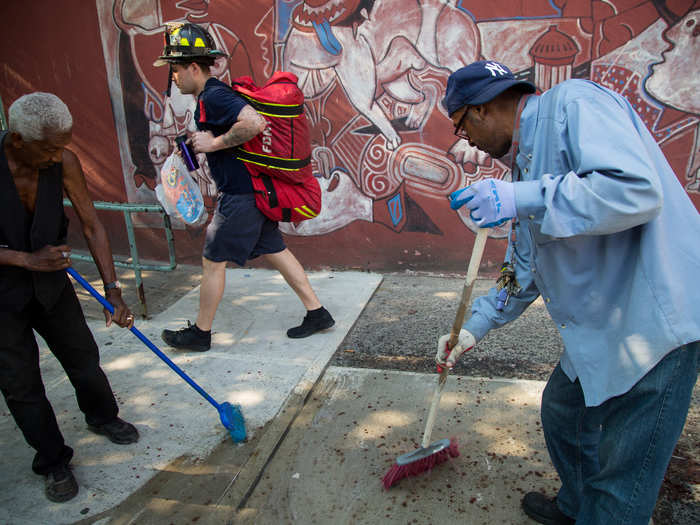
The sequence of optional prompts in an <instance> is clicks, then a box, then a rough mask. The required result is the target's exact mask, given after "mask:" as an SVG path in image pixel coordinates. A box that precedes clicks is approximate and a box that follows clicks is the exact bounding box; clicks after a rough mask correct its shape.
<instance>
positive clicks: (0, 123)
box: [0, 97, 7, 131]
mask: <svg viewBox="0 0 700 525" xmlns="http://www.w3.org/2000/svg"><path fill="white" fill-rule="evenodd" d="M6 129H7V120H6V119H5V106H3V105H2V97H0V130H1V131H5V130H6Z"/></svg>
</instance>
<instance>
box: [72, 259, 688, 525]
mask: <svg viewBox="0 0 700 525" xmlns="http://www.w3.org/2000/svg"><path fill="white" fill-rule="evenodd" d="M75 266H76V268H77V269H78V270H79V271H81V272H82V273H83V274H85V275H86V276H87V277H88V278H89V279H90V278H92V279H95V280H96V279H97V277H98V276H97V272H96V270H95V268H94V266H93V265H92V264H91V263H82V262H76V263H75ZM200 272H201V268H199V267H197V266H182V265H180V266H178V268H177V269H176V270H175V271H174V272H171V273H166V272H144V276H143V278H144V291H145V296H146V300H147V302H148V312H149V314H151V315H156V314H157V313H159V312H162V311H163V310H165V309H167V308H168V307H169V306H170V305H172V304H173V303H174V302H175V301H177V300H178V299H179V298H180V297H182V296H184V295H185V294H187V293H188V292H190V291H192V289H193V288H195V287H196V286H197V285H198V283H199V278H200V275H201V273H200ZM118 273H119V279H120V281H122V283H123V285H124V297H125V299H126V301H127V303H128V304H130V305H131V307H132V310H133V311H134V312H136V313H138V312H140V308H139V306H138V305H139V303H138V296H137V294H136V290H135V287H134V278H133V272H130V271H125V270H122V269H120V270H119V272H118ZM462 285H463V276H461V275H440V274H417V273H412V272H405V273H400V274H398V273H389V274H384V276H383V281H382V282H381V284H380V285H379V286H378V288H377V289H376V291H375V293H374V295H373V296H372V297H371V299H370V300H369V302H368V303H367V304H366V306H365V308H364V311H363V312H362V314H361V315H360V317H359V318H358V319H357V321H356V322H355V324H354V326H353V327H352V329H350V331H349V332H348V334H347V335H346V337H345V338H344V340H343V341H342V343H341V344H340V345H339V346H338V348H337V350H336V352H335V354H334V355H333V357H332V359H331V361H330V365H331V367H332V368H330V369H328V371H327V377H325V376H324V377H323V378H322V381H320V382H319V383H318V384H316V385H314V386H313V388H312V390H311V392H310V393H309V394H308V395H307V396H306V397H304V399H303V400H301V401H300V403H301V404H302V408H301V410H302V413H307V412H309V411H311V413H310V415H309V417H311V418H312V419H313V418H314V417H316V416H315V415H314V414H317V412H318V410H321V409H322V407H321V406H320V405H319V406H315V404H316V405H318V403H319V401H318V400H319V399H321V398H322V397H323V395H324V391H326V390H327V388H328V387H327V383H328V382H329V381H330V382H333V381H334V380H335V379H334V378H336V377H337V376H338V375H339V374H340V375H342V374H341V373H340V372H338V370H339V369H340V368H342V369H345V368H348V367H350V368H364V369H368V370H386V371H392V372H395V371H404V372H413V373H418V374H426V375H427V374H431V375H432V374H434V372H433V370H434V364H433V356H434V351H435V350H434V346H435V343H436V340H437V338H438V337H439V335H441V334H443V333H447V332H449V330H450V328H451V325H452V322H453V320H454V315H455V311H456V307H457V303H458V302H459V295H460V293H461V289H462ZM490 285H491V281H489V280H479V281H477V285H476V287H475V290H474V295H475V296H478V295H479V294H482V293H485V291H486V290H487V289H488V287H489V286H490ZM78 292H79V295H80V298H81V303H82V304H83V306H84V310H85V311H86V316H87V317H88V319H91V318H92V319H97V318H101V315H102V314H101V308H100V307H99V306H98V305H96V303H95V302H94V300H93V299H92V298H90V297H88V296H87V295H86V294H84V293H83V292H82V291H80V290H79V291H78ZM561 351H562V346H561V339H560V338H559V335H558V332H557V330H556V328H555V326H554V325H553V323H552V322H551V321H550V320H549V318H548V315H547V312H546V309H545V308H544V305H543V304H542V303H541V302H536V303H534V304H533V305H532V306H531V307H530V308H529V309H528V310H527V311H526V312H525V314H524V315H523V316H521V318H520V319H518V320H517V321H515V322H513V323H511V324H510V325H508V326H507V327H504V328H502V329H500V330H495V331H493V332H491V333H490V334H489V335H488V336H487V337H486V338H485V339H484V340H483V341H481V342H480V343H479V345H478V346H477V347H476V348H475V349H474V350H473V351H472V352H470V353H468V354H467V355H465V356H464V357H463V358H462V359H461V360H460V362H459V363H458V365H457V366H456V367H455V370H454V372H453V375H455V376H465V377H469V378H487V379H491V380H494V379H495V380H500V379H504V380H516V381H519V380H533V381H545V380H546V379H547V378H548V376H549V373H550V372H551V370H552V369H553V367H554V366H555V365H556V363H557V361H558V358H559V355H560V354H561ZM431 381H432V377H429V376H426V383H429V382H431ZM324 385H326V386H324ZM324 389H325V390H324ZM699 401H700V388H698V387H697V386H696V388H695V391H694V395H693V401H692V404H691V409H690V412H689V415H688V420H687V423H686V426H685V429H684V431H683V433H682V435H681V438H680V440H679V443H678V446H677V448H676V451H675V453H674V457H673V458H672V461H671V464H670V466H669V469H668V471H667V474H666V479H665V481H664V484H663V487H662V490H661V493H660V496H659V499H658V501H657V506H656V510H655V513H654V520H655V523H657V524H678V525H696V524H697V523H700V402H699ZM314 409H316V411H317V412H313V411H314ZM307 415H308V414H307ZM299 421H303V418H302V419H301V420H299ZM289 428H291V431H289V432H287V433H286V434H285V436H283V439H281V441H280V442H279V443H278V444H277V448H278V449H279V448H282V447H284V446H286V445H285V443H286V444H287V445H290V444H291V443H293V441H294V439H296V440H299V439H302V438H300V437H299V436H300V435H299V434H297V433H295V432H294V431H293V426H292V427H289ZM257 446H259V443H256V442H251V443H247V444H246V445H245V447H246V448H245V450H247V451H252V452H253V453H254V451H255V449H256V447H257ZM290 446H291V445H290ZM241 452H243V455H245V451H241ZM217 454H221V453H220V452H216V451H215V452H214V454H212V457H211V458H210V459H211V460H212V461H214V462H215V461H217ZM545 460H546V458H545ZM226 461H229V463H231V464H230V465H228V467H227V464H226ZM220 463H221V467H220V471H221V475H222V476H226V475H227V472H226V471H227V468H228V469H229V471H231V472H234V471H235V470H236V468H237V465H235V461H231V460H230V459H226V458H223V459H221V461H220ZM190 467H191V465H190V466H189V467H188V468H190ZM171 470H172V471H174V472H177V471H178V465H173V466H172V469H171ZM272 472H274V468H270V470H266V465H262V470H261V472H260V477H259V478H258V479H254V480H253V483H252V484H251V488H250V491H249V492H250V493H249V494H247V499H249V500H254V499H255V498H259V497H260V492H259V491H264V490H265V489H264V488H260V489H258V487H264V486H265V482H266V480H268V479H269V476H270V474H271V473H272ZM534 481H535V482H536V481H537V480H534ZM156 483H160V484H161V485H162V487H163V488H164V490H166V492H167V490H171V491H174V492H177V491H178V490H181V483H180V484H179V485H178V483H177V481H175V480H173V479H172V478H170V479H167V480H156ZM177 487H180V488H177ZM520 488H521V489H522V490H526V489H527V490H529V489H530V488H532V489H536V488H537V484H536V483H533V484H532V486H531V487H527V486H526V485H523V486H521V487H520ZM515 495H516V496H517V495H519V492H518V493H517V494H515ZM127 503H128V502H127ZM125 508H126V510H125V513H126V514H128V513H129V512H130V510H129V507H128V505H127V506H126V507H125ZM131 508H133V507H131ZM224 510H226V509H224ZM380 516H381V515H380ZM239 517H241V518H243V517H244V516H242V515H239ZM91 522H92V523H94V521H91ZM115 522H119V521H115ZM122 522H124V523H128V522H129V521H127V520H122ZM174 522H177V521H174ZM397 522H398V521H397ZM164 523H167V521H165V522H164ZM299 523H302V522H301V521H300V522H299Z"/></svg>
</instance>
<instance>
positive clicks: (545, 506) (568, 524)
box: [522, 492, 576, 525]
mask: <svg viewBox="0 0 700 525" xmlns="http://www.w3.org/2000/svg"><path fill="white" fill-rule="evenodd" d="M522 506H523V510H524V511H525V514H527V515H528V516H530V517H531V518H532V519H533V520H535V521H536V522H537V523H544V525H575V524H576V520H575V519H574V518H570V517H569V516H567V515H566V514H564V513H563V512H562V511H560V510H559V506H558V505H557V499H556V498H553V499H549V498H548V497H547V496H545V495H544V494H540V493H539V492H528V493H527V494H525V497H524V498H523V501H522Z"/></svg>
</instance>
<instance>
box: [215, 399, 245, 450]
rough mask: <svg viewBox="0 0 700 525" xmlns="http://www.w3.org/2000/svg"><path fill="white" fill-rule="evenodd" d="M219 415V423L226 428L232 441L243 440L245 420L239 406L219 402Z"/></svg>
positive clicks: (238, 441) (239, 441)
mask: <svg viewBox="0 0 700 525" xmlns="http://www.w3.org/2000/svg"><path fill="white" fill-rule="evenodd" d="M219 415H220V416H221V423H222V424H223V425H224V426H225V427H226V428H227V429H228V432H229V434H231V439H233V442H234V443H241V442H243V441H245V438H246V431H245V421H244V420H243V413H242V412H241V406H240V405H232V404H231V403H227V402H225V403H221V405H219Z"/></svg>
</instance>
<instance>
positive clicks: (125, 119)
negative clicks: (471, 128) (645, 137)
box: [97, 0, 700, 236]
mask: <svg viewBox="0 0 700 525" xmlns="http://www.w3.org/2000/svg"><path fill="white" fill-rule="evenodd" d="M699 4H700V2H698V1H696V2H695V3H693V2H685V3H684V2H674V3H673V4H672V6H671V5H667V2H665V1H664V0H648V1H641V2H640V1H638V0H635V1H632V0H607V1H606V2H598V1H596V0H527V1H525V2H519V3H513V2H510V1H509V0H492V1H491V2H488V3H486V2H476V1H470V0H267V1H263V0H261V1H259V2H254V3H250V2H244V1H241V2H228V3H225V4H223V3H217V2H208V1H206V0H199V1H193V0H192V1H184V0H97V5H98V13H99V16H100V27H101V32H102V40H103V48H104V50H105V60H106V66H107V71H108V73H109V75H108V76H109V78H110V92H111V94H112V99H113V103H114V106H115V110H114V111H115V120H116V122H117V129H118V134H119V139H120V152H121V156H122V165H123V168H124V169H123V171H124V174H125V182H126V186H127V194H128V198H129V200H130V201H132V202H154V201H155V197H154V194H153V191H152V190H153V188H154V184H155V182H156V180H157V178H156V176H157V174H158V171H159V169H160V166H161V165H162V163H163V161H164V160H165V158H166V157H167V155H169V154H170V152H171V151H172V149H173V148H174V138H175V136H177V135H178V134H181V133H183V132H186V131H193V130H194V129H195V126H194V122H192V116H193V114H194V103H195V101H194V99H193V97H191V96H189V95H182V94H180V93H179V92H178V90H177V87H176V86H174V85H173V86H172V88H171V89H172V92H171V96H170V97H165V96H164V94H163V93H164V91H165V87H166V86H165V81H166V79H165V78H163V75H162V72H161V71H158V70H156V69H155V68H152V67H151V64H152V62H153V59H154V57H155V56H156V55H157V54H159V53H160V51H161V48H162V45H163V43H162V34H163V26H164V24H165V23H166V22H169V21H178V20H183V21H184V20H189V21H191V22H195V23H198V24H203V25H205V26H206V27H208V28H209V31H210V32H211V33H212V36H213V37H214V39H215V40H216V42H217V46H220V47H219V49H222V50H224V51H225V52H226V53H228V54H229V56H230V58H228V59H220V60H219V62H217V64H216V67H215V69H214V73H215V74H216V76H218V77H219V78H221V79H222V80H224V81H230V80H231V79H232V78H234V77H236V76H240V75H250V76H252V77H253V78H254V79H255V80H256V81H257V82H258V83H262V82H264V81H265V80H266V79H267V78H268V77H269V76H270V75H271V74H272V72H273V71H274V70H277V69H285V70H288V71H292V72H294V73H295V74H296V75H297V76H298V77H299V84H300V87H301V88H302V89H303V91H304V94H305V96H306V98H307V101H306V112H307V117H308V118H309V122H310V124H311V126H312V165H313V170H314V174H315V175H316V176H317V177H319V181H320V183H321V187H322V190H323V210H322V212H321V214H320V215H319V216H318V217H317V218H316V219H314V220H312V221H305V222H303V223H300V224H283V225H282V229H283V231H284V232H285V233H287V234H292V235H302V236H309V235H319V234H326V233H331V232H335V231H338V230H340V229H342V228H345V227H347V226H348V225H350V224H352V223H355V222H357V221H360V222H366V223H373V224H378V225H383V226H384V227H386V228H388V230H390V231H393V232H409V231H411V232H423V233H428V234H434V235H442V234H443V232H445V231H446V230H447V229H449V228H454V224H453V219H452V218H451V217H452V216H451V215H450V216H448V215H447V213H450V214H453V213H454V212H451V211H450V212H446V211H445V208H446V206H445V197H446V195H448V194H449V193H450V192H452V191H454V190H455V189H457V188H458V187H460V186H463V185H465V184H469V183H471V182H474V181H476V180H478V179H480V178H484V177H497V178H504V177H510V173H509V171H508V169H507V167H506V166H507V165H508V160H507V159H504V162H503V163H502V162H501V161H495V160H493V159H491V158H490V157H488V156H487V155H486V154H483V153H481V152H479V151H478V150H476V149H473V148H471V147H470V146H469V144H468V143H467V142H466V141H464V140H456V139H455V137H454V136H453V135H451V134H450V133H446V132H445V125H444V119H445V118H446V115H445V113H444V109H443V108H442V107H441V106H440V104H439V101H440V99H441V97H442V95H443V93H444V88H445V84H446V81H447V77H448V75H449V74H450V73H451V72H452V71H454V70H455V69H457V68H459V67H461V66H462V65H465V64H467V63H470V62H472V61H475V60H480V59H495V60H498V61H501V62H504V63H506V64H508V65H509V66H510V67H511V69H512V70H513V71H514V72H516V75H517V76H518V77H519V78H523V79H527V80H530V81H532V82H533V83H535V84H536V85H537V87H538V89H539V90H540V91H543V90H546V89H549V88H550V87H552V86H553V85H555V84H557V83H559V82H562V81H564V80H566V79H569V78H584V79H591V80H595V81H596V82H599V83H601V84H603V85H605V86H607V87H609V88H611V89H613V90H615V91H617V92H619V93H621V94H623V95H624V96H625V97H627V98H628V99H629V100H630V101H631V102H632V103H633V105H634V107H635V108H636V109H637V111H638V112H639V114H640V116H642V118H643V119H644V121H645V123H646V124H647V126H648V127H649V130H650V131H651V132H652V133H653V134H654V136H655V137H656V138H657V141H658V142H659V144H660V145H661V146H662V148H663V150H664V152H665V154H666V156H667V158H668V159H669V162H670V163H671V165H672V167H673V168H674V170H675V172H676V174H677V176H678V177H679V179H680V180H681V182H682V183H683V184H684V185H685V188H686V190H687V191H688V192H689V193H690V194H691V197H693V198H694V199H695V198H696V197H695V196H694V195H695V194H699V193H700V129H699V124H700V118H699V116H698V115H699V114H700V89H698V88H699V87H700V75H698V67H699V64H700V50H699V48H698V46H697V42H698V40H697V38H698V36H699V35H700V5H699ZM678 72H682V74H679V73H678ZM200 164H202V165H203V166H204V168H203V170H202V172H201V174H200V180H199V181H198V182H199V183H200V187H201V188H202V190H203V194H204V195H205V199H206V200H207V202H208V204H209V205H211V204H212V202H213V198H214V197H215V195H214V191H215V188H214V187H213V184H212V182H211V179H210V178H209V177H208V168H207V167H206V161H205V158H204V156H201V158H200ZM695 202H696V204H698V205H700V200H696V201H695ZM458 217H459V219H460V221H461V224H462V225H463V226H466V227H468V228H470V229H475V228H474V226H473V224H472V223H471V220H470V219H469V217H468V216H466V215H465V214H464V212H463V211H462V210H460V212H459V213H458ZM458 224H459V222H458ZM504 234H505V231H504V230H500V229H497V231H496V232H495V236H503V235H504Z"/></svg>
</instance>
